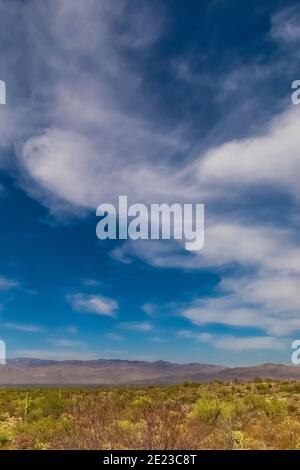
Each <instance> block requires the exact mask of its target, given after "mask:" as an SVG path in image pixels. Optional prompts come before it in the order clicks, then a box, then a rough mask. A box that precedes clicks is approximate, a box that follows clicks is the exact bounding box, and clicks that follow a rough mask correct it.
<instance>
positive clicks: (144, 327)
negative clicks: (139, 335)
mask: <svg viewBox="0 0 300 470" xmlns="http://www.w3.org/2000/svg"><path fill="white" fill-rule="evenodd" d="M119 327H120V328H124V329H126V330H132V331H144V332H147V331H152V330H153V325H152V324H151V323H149V322H146V321H129V322H123V323H120V324H119Z"/></svg>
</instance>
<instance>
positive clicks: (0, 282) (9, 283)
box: [0, 276, 20, 291]
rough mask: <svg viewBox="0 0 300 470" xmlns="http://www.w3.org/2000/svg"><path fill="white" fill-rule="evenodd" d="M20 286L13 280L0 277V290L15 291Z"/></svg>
mask: <svg viewBox="0 0 300 470" xmlns="http://www.w3.org/2000/svg"><path fill="white" fill-rule="evenodd" d="M19 286H20V284H19V282H18V281H16V280H14V279H9V278H7V277H4V276H0V290H3V291H6V290H10V289H16V288H18V287H19Z"/></svg>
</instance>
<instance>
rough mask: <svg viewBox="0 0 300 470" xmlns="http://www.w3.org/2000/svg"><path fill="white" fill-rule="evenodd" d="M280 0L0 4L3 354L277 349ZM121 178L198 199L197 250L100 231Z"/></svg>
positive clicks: (298, 253)
mask: <svg viewBox="0 0 300 470" xmlns="http://www.w3.org/2000/svg"><path fill="white" fill-rule="evenodd" d="M112 3H113V5H112ZM297 3H298V2H295V1H287V0H284V1H283V0H282V1H279V0H277V1H275V0H268V1H266V0H264V1H259V0H253V1H249V2H247V3H246V2H240V1H238V0H226V1H225V0H211V1H208V0H207V1H202V2H199V1H189V2H181V1H180V0H178V1H177V0H172V1H171V0H166V1H164V2H161V1H146V0H142V1H136V0H133V1H129V0H128V1H126V0H115V1H114V2H111V1H108V0H101V1H99V0H98V1H96V0H86V1H85V2H81V1H79V0H75V1H74V0H72V1H71V0H65V1H64V2H62V1H58V0H51V1H48V0H45V1H43V2H39V1H34V0H29V1H23V0H14V1H10V2H7V1H4V0H0V22H1V27H0V48H1V51H0V52H1V56H0V57H1V60H0V79H1V80H4V81H5V82H6V86H7V103H6V105H1V106H0V184H1V186H0V210H1V220H2V224H1V230H0V246H1V250H0V306H1V311H0V328H1V338H2V339H3V340H5V342H6V345H7V352H8V356H10V357H21V356H22V357H23V356H27V357H41V358H50V359H52V358H53V359H70V358H75V359H78V358H82V359H89V358H100V357H107V358H121V359H145V360H158V359H164V360H170V361H178V362H210V363H219V364H228V365H235V364H239V365H247V364H255V363H260V362H285V363H290V356H291V346H290V345H291V342H292V340H293V339H295V338H296V339H298V338H299V335H300V317H299V307H300V295H299V292H300V248H299V225H300V217H299V201H300V191H299V176H300V161H299V148H300V133H299V125H300V106H299V107H298V106H296V105H293V104H292V103H291V93H292V90H291V83H292V81H293V80H297V79H300V71H299V45H300V26H299V24H300V9H299V6H298V5H297ZM12 31H13V33H12ZM123 194H125V195H127V196H128V200H129V202H130V203H131V202H132V203H133V202H142V203H145V204H150V203H160V202H167V203H172V202H179V203H188V202H191V203H204V204H205V211H206V212H205V214H206V219H205V224H206V227H205V246H204V249H203V250H202V251H201V252H200V253H188V252H186V251H185V250H184V247H183V244H182V243H179V242H177V241H172V240H170V241H168V240H162V241H161V240H158V241H150V240H138V241H130V240H128V241H118V240H115V241H114V240H108V241H100V240H99V239H97V237H96V232H95V230H96V224H97V218H96V208H97V206H98V205H99V204H100V203H102V202H105V203H112V204H114V203H115V202H116V201H117V198H118V196H119V195H123Z"/></svg>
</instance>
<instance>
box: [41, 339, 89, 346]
mask: <svg viewBox="0 0 300 470" xmlns="http://www.w3.org/2000/svg"><path fill="white" fill-rule="evenodd" d="M49 343H52V344H54V346H58V347H61V348H74V347H81V346H82V344H83V343H82V341H77V340H70V339H68V338H50V339H49Z"/></svg>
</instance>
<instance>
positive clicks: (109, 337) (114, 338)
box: [106, 333, 123, 341]
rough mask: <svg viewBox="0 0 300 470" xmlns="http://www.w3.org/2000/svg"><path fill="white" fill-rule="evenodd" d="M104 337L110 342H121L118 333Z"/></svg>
mask: <svg viewBox="0 0 300 470" xmlns="http://www.w3.org/2000/svg"><path fill="white" fill-rule="evenodd" d="M106 337H107V338H108V339H111V340H112V341H122V339H123V337H122V336H121V335H119V334H118V333H107V335H106Z"/></svg>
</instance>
